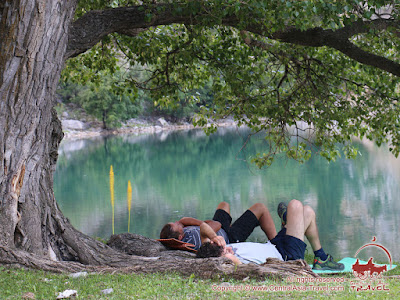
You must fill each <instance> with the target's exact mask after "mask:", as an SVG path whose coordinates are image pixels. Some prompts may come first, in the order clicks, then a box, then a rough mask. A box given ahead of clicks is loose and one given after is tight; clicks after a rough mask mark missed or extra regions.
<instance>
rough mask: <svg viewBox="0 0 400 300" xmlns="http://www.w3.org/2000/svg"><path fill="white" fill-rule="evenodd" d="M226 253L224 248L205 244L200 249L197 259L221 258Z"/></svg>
mask: <svg viewBox="0 0 400 300" xmlns="http://www.w3.org/2000/svg"><path fill="white" fill-rule="evenodd" d="M223 253H224V247H223V246H219V245H217V244H216V243H211V242H205V243H203V244H202V245H201V246H200V249H199V250H197V252H196V257H197V258H207V257H220V256H222V255H223Z"/></svg>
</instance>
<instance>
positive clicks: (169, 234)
mask: <svg viewBox="0 0 400 300" xmlns="http://www.w3.org/2000/svg"><path fill="white" fill-rule="evenodd" d="M171 238H174V239H177V240H182V239H183V226H182V224H180V223H179V222H175V223H167V224H165V225H164V227H163V228H162V229H161V232H160V239H171Z"/></svg>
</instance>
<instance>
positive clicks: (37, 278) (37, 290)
mask: <svg viewBox="0 0 400 300" xmlns="http://www.w3.org/2000/svg"><path fill="white" fill-rule="evenodd" d="M397 265H398V264H397ZM385 275H386V277H385V278H383V279H382V280H381V283H382V284H384V285H385V288H389V289H390V290H387V291H363V292H356V291H354V290H353V289H352V288H351V285H354V282H356V284H358V285H359V284H360V282H357V281H356V280H355V278H354V276H353V275H352V274H348V275H346V276H343V275H340V276H336V277H332V276H331V277H329V278H328V279H329V280H331V278H336V279H338V280H339V281H341V280H342V279H343V280H344V282H338V283H332V282H330V283H319V284H318V283H309V284H308V285H307V284H304V283H292V282H290V281H288V280H285V281H278V280H277V281H273V280H265V281H255V280H246V281H239V280H232V279H227V278H220V279H214V280H203V279H199V278H195V277H194V276H191V277H182V276H179V275H176V274H150V275H138V274H130V275H121V274H114V275H110V274H106V275H100V274H89V275H87V276H86V277H79V278H71V277H69V276H68V275H67V274H62V275H60V274H53V273H45V272H42V271H31V270H23V269H5V268H2V267H0V299H24V298H23V296H24V295H26V293H33V294H34V295H35V299H55V298H56V297H57V295H58V293H59V292H62V291H64V290H67V289H73V290H77V291H78V297H76V299H265V298H272V299H278V298H282V297H284V298H289V297H290V298H293V299H303V298H306V299H321V298H326V297H330V298H335V299H376V298H378V299H396V298H397V297H398V295H399V294H400V279H399V277H397V278H388V277H387V276H390V275H400V267H397V268H396V269H394V270H392V271H390V272H387V273H386V274H385ZM352 282H353V283H352ZM363 284H364V285H365V284H367V282H363ZM378 285H379V282H372V283H371V286H378ZM290 286H295V287H296V288H297V289H305V288H307V289H308V290H307V291H286V292H284V291H270V289H271V288H273V289H282V288H283V287H290ZM327 286H328V287H329V288H331V287H335V288H339V289H342V288H343V289H344V290H343V291H330V290H327V291H325V290H322V291H315V289H316V288H322V289H323V288H326V287H327ZM381 286H382V285H381ZM109 288H113V292H112V293H111V294H109V295H104V294H102V292H101V291H102V290H105V289H109ZM257 288H259V289H267V290H259V291H247V290H246V289H257Z"/></svg>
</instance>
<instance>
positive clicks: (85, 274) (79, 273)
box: [69, 272, 88, 278]
mask: <svg viewBox="0 0 400 300" xmlns="http://www.w3.org/2000/svg"><path fill="white" fill-rule="evenodd" d="M87 275H88V273H87V272H78V273H72V274H69V277H71V278H78V277H86V276H87Z"/></svg>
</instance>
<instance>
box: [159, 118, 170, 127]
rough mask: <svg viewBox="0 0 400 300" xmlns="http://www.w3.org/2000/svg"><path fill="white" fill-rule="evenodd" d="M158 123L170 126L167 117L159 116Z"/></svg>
mask: <svg viewBox="0 0 400 300" xmlns="http://www.w3.org/2000/svg"><path fill="white" fill-rule="evenodd" d="M157 125H161V126H163V127H164V126H168V125H169V124H168V122H167V121H165V119H164V118H159V119H158V120H157Z"/></svg>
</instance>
